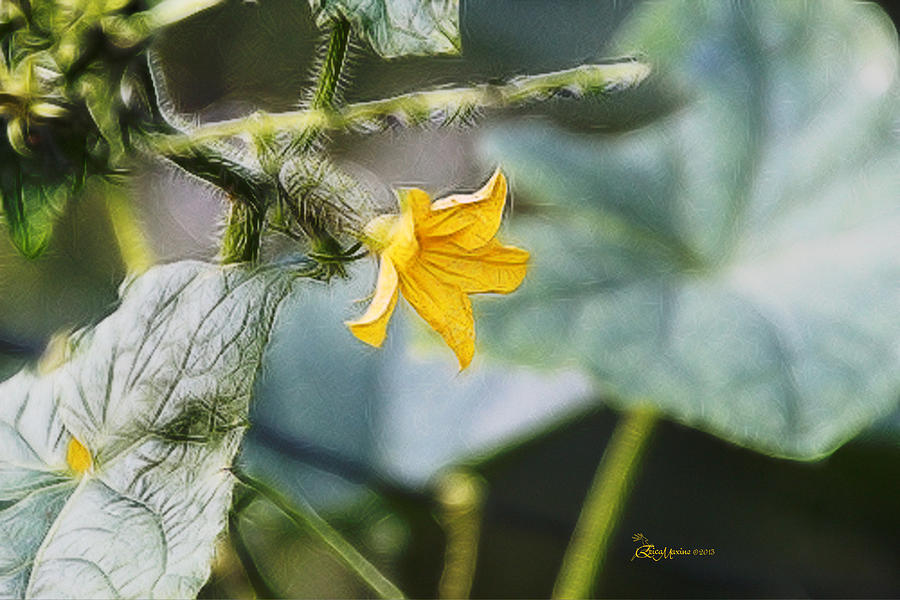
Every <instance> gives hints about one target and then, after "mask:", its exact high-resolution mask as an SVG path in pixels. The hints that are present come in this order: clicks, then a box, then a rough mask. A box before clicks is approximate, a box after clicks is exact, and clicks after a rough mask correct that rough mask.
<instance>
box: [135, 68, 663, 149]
mask: <svg viewBox="0 0 900 600" xmlns="http://www.w3.org/2000/svg"><path fill="white" fill-rule="evenodd" d="M325 64H326V65H327V64H328V60H326V62H325ZM649 73H650V70H649V68H648V67H647V65H645V64H643V63H639V62H634V61H627V62H622V63H615V64H605V65H582V66H580V67H575V68H573V69H568V70H565V71H558V72H554V73H544V74H541V75H532V76H528V77H521V78H518V79H516V80H513V81H511V82H509V83H507V84H505V85H487V84H485V85H478V86H475V87H468V88H458V89H448V90H444V89H441V90H431V91H426V92H414V93H411V94H405V95H402V96H397V97H394V98H387V99H384V100H374V101H372V102H361V103H358V104H350V105H347V106H344V107H343V108H341V109H340V110H337V109H330V108H326V107H314V106H311V107H310V108H308V109H306V110H297V111H289V112H283V113H263V112H258V113H254V114H252V115H249V116H247V117H241V118H237V119H230V120H227V121H219V122H217V123H210V124H207V125H201V126H200V127H197V128H196V129H194V130H193V131H192V132H191V133H190V134H182V135H166V136H156V137H155V138H154V139H153V141H152V143H153V144H155V145H156V146H157V147H159V148H160V149H162V151H163V153H166V152H167V151H168V152H170V153H171V152H175V153H177V152H179V151H183V150H182V149H184V148H191V147H193V146H196V145H198V144H202V143H204V142H206V141H209V140H211V139H218V138H223V137H230V136H234V135H238V134H243V133H250V134H252V135H263V136H268V135H272V134H274V133H275V132H277V131H297V132H306V131H308V130H314V131H322V130H341V129H347V128H350V127H355V126H360V125H364V124H367V123H376V124H377V123H378V122H380V120H382V119H383V118H384V117H386V116H388V115H404V116H406V117H409V119H410V120H411V121H413V122H416V121H418V120H427V119H428V118H430V116H432V115H435V114H439V113H444V114H446V115H447V121H452V120H453V118H454V116H456V115H461V114H466V113H467V112H470V111H471V110H475V109H486V108H505V107H510V106H516V105H519V104H524V103H527V102H531V101H535V100H540V99H542V98H546V97H548V96H552V95H553V94H554V93H556V92H557V91H559V90H561V89H571V88H575V89H577V90H578V91H579V92H580V93H582V94H585V95H591V94H605V93H607V92H609V91H612V90H621V89H624V88H627V87H631V86H634V85H637V84H638V83H640V82H641V81H643V80H644V79H645V78H646V77H647V75H648V74H649ZM328 81H330V82H332V83H333V84H334V85H337V81H338V77H337V76H334V77H329V78H328ZM375 129H377V127H376V128H375Z"/></svg>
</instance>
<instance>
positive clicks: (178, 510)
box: [0, 262, 292, 598]
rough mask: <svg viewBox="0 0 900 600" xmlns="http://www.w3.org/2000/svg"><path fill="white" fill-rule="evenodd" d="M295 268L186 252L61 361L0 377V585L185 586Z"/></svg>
mask: <svg viewBox="0 0 900 600" xmlns="http://www.w3.org/2000/svg"><path fill="white" fill-rule="evenodd" d="M291 279H292V278H291V277H288V276H286V275H284V274H283V273H281V272H279V271H276V270H273V269H269V270H251V269H249V268H244V267H231V268H227V269H222V268H218V267H214V266H210V265H207V264H203V263H198V262H185V263H175V264H172V265H167V266H164V267H157V268H154V269H152V270H150V271H148V272H147V273H146V274H145V275H143V276H142V277H140V278H138V279H136V280H134V281H133V282H131V283H130V284H128V285H127V286H126V289H125V291H124V294H123V299H122V304H121V306H120V307H119V308H118V310H116V311H115V312H114V313H112V314H111V315H110V316H109V317H107V318H106V319H104V320H103V321H101V322H100V323H99V324H98V325H97V326H95V327H93V328H91V329H87V330H84V331H82V332H80V333H78V334H76V335H75V336H73V337H72V338H71V339H70V341H69V347H68V348H67V350H66V353H67V355H68V356H67V358H66V360H65V361H64V362H62V363H61V364H60V365H59V366H57V367H55V368H53V370H50V371H49V372H45V373H44V374H39V373H36V372H32V371H28V370H26V371H22V372H20V373H18V374H17V375H15V376H13V377H12V378H11V379H8V380H7V381H5V382H3V383H2V384H0V399H2V401H0V596H4V597H23V596H28V597H57V598H60V597H80V598H87V597H106V598H112V597H145V598H150V597H163V598H172V597H179V598H182V597H189V596H194V595H195V594H196V593H197V590H198V589H199V588H200V586H201V585H202V584H203V582H204V581H205V580H206V578H207V577H208V575H209V565H210V560H211V559H212V552H213V543H214V541H215V539H216V536H218V535H219V533H220V532H221V531H222V528H223V527H224V524H225V512H226V510H227V508H228V506H229V503H230V500H231V489H232V485H233V479H232V476H231V475H230V474H229V472H228V471H227V467H228V466H229V465H230V464H231V459H232V457H233V456H234V454H235V452H236V451H237V447H238V444H239V443H240V440H241V437H242V435H243V430H244V427H245V425H246V415H247V408H248V401H249V398H250V391H251V387H252V383H253V380H254V377H255V375H256V372H257V369H258V367H259V364H260V361H261V358H262V352H263V347H264V345H265V342H266V340H267V339H268V336H269V330H270V327H271V323H272V321H273V319H274V316H275V312H276V310H277V308H278V305H279V303H280V301H281V300H282V299H283V298H284V297H285V295H286V294H287V293H288V292H289V290H290V287H291ZM45 362H46V361H45ZM49 368H52V367H48V366H46V365H45V367H44V369H45V371H46V369H49ZM73 438H74V439H77V440H79V442H80V443H82V444H83V445H84V446H85V447H86V448H87V449H88V451H89V452H90V454H91V457H92V461H93V468H92V469H91V470H88V471H87V472H86V473H85V474H83V475H80V476H79V475H77V474H76V473H74V472H73V471H71V470H70V469H69V468H68V467H67V457H66V454H67V448H68V447H69V444H70V443H71V441H72V439H73Z"/></svg>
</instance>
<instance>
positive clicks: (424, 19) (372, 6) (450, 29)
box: [309, 0, 460, 58]
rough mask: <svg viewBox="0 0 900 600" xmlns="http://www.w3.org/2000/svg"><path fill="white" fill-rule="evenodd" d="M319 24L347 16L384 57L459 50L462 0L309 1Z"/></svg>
mask: <svg viewBox="0 0 900 600" xmlns="http://www.w3.org/2000/svg"><path fill="white" fill-rule="evenodd" d="M309 4H310V6H311V7H312V9H313V12H315V13H316V15H317V16H316V20H317V23H318V24H319V26H320V27H323V26H326V25H327V23H328V21H329V20H330V19H333V18H341V17H342V18H345V19H347V20H349V21H350V23H351V24H352V25H353V28H354V31H356V32H357V34H358V35H359V36H361V37H362V38H363V39H365V40H366V41H367V42H369V44H371V45H372V49H374V50H375V52H377V53H378V54H380V55H381V56H383V57H384V58H395V57H398V56H403V55H407V54H441V53H454V54H455V53H457V52H459V46H460V40H459V0H309Z"/></svg>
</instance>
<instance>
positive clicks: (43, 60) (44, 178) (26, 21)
mask: <svg viewBox="0 0 900 600" xmlns="http://www.w3.org/2000/svg"><path fill="white" fill-rule="evenodd" d="M2 6H3V13H2V14H0V46H2V54H3V56H2V58H0V114H2V116H3V119H4V121H5V125H6V128H5V129H6V135H5V136H3V139H2V140H0V165H2V166H0V195H2V202H3V216H4V218H5V221H6V223H7V227H8V229H9V232H10V235H11V237H12V240H13V242H14V243H15V245H16V246H17V247H18V249H19V250H20V251H21V252H22V253H23V254H25V255H27V256H32V257H33V256H36V255H38V254H40V252H41V251H42V250H43V248H44V247H45V246H46V244H47V242H48V240H49V237H50V233H51V230H52V227H53V222H54V219H55V217H56V216H57V215H58V214H59V212H60V211H61V209H62V207H63V205H64V203H65V202H66V201H67V200H68V199H69V198H71V197H73V196H74V195H75V194H77V193H78V192H79V190H80V189H81V188H82V186H83V185H84V183H85V180H86V179H87V178H88V177H90V176H91V175H95V174H102V175H108V174H111V173H114V172H115V171H116V170H117V169H119V168H121V167H122V166H123V161H124V159H125V147H126V145H127V144H128V136H129V130H130V129H132V128H135V127H140V126H141V124H142V123H143V122H146V121H147V120H148V118H149V116H150V115H149V110H150V106H151V104H150V103H149V102H148V101H147V98H146V96H145V93H144V92H143V90H144V89H145V88H144V83H143V81H142V76H141V69H140V67H139V65H140V63H139V61H136V60H135V59H136V57H137V56H138V54H139V53H140V51H141V50H142V49H143V47H144V42H145V41H146V40H147V34H148V29H149V23H152V22H153V19H152V17H151V16H150V15H151V14H152V13H149V12H148V11H147V6H146V5H145V3H144V2H143V0H59V1H54V2H35V3H32V2H31V1H30V0H10V1H8V2H4V3H3V5H2Z"/></svg>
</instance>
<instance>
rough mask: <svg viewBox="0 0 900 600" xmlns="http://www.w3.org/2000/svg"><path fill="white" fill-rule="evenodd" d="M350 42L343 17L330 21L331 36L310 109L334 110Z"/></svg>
mask: <svg viewBox="0 0 900 600" xmlns="http://www.w3.org/2000/svg"><path fill="white" fill-rule="evenodd" d="M349 41H350V23H349V22H348V21H347V19H344V18H343V17H340V18H337V19H334V20H333V21H332V29H331V35H330V36H329V38H328V49H327V50H326V52H325V59H324V60H323V61H322V67H321V69H319V77H318V82H317V85H316V93H315V94H314V95H313V99H312V102H311V103H310V106H309V107H310V108H314V109H327V108H334V105H335V100H336V96H337V88H338V83H340V79H341V69H342V68H343V66H344V59H345V58H346V57H347V44H348V42H349Z"/></svg>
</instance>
